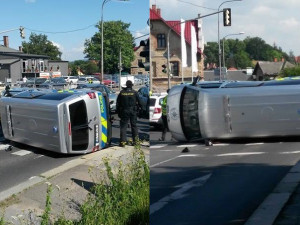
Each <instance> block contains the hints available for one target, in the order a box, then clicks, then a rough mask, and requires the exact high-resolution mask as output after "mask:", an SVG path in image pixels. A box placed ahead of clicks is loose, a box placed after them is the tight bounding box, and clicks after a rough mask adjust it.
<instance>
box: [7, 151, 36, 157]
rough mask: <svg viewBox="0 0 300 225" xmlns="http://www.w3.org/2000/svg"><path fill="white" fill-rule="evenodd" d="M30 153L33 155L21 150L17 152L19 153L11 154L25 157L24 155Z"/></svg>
mask: <svg viewBox="0 0 300 225" xmlns="http://www.w3.org/2000/svg"><path fill="white" fill-rule="evenodd" d="M30 153H32V152H30V151H26V150H20V151H17V152H13V153H11V154H13V155H18V156H24V155H28V154H30Z"/></svg>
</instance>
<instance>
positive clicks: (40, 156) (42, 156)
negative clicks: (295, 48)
mask: <svg viewBox="0 0 300 225" xmlns="http://www.w3.org/2000/svg"><path fill="white" fill-rule="evenodd" d="M43 156H44V155H39V156H37V157H35V158H33V159H38V158H41V157H43Z"/></svg>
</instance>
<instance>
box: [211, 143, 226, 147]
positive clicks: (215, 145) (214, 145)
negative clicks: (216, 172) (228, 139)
mask: <svg viewBox="0 0 300 225" xmlns="http://www.w3.org/2000/svg"><path fill="white" fill-rule="evenodd" d="M228 145H229V144H221V143H220V144H213V147H219V146H228Z"/></svg>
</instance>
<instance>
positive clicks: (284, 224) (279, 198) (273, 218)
mask: <svg viewBox="0 0 300 225" xmlns="http://www.w3.org/2000/svg"><path fill="white" fill-rule="evenodd" d="M245 225H300V161H298V163H296V165H295V166H293V167H292V168H291V169H290V171H289V172H288V173H287V174H286V175H285V176H284V178H283V179H282V180H281V181H280V182H279V184H278V185H277V186H276V187H275V189H274V190H273V191H272V192H271V193H270V194H269V195H268V197H267V198H266V199H265V200H264V202H263V203H262V204H261V205H260V206H259V207H258V208H257V209H256V210H255V212H254V213H253V214H252V216H251V217H250V218H249V219H248V221H247V222H246V223H245Z"/></svg>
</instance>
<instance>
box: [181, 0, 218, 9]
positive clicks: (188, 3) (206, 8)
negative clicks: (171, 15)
mask: <svg viewBox="0 0 300 225" xmlns="http://www.w3.org/2000/svg"><path fill="white" fill-rule="evenodd" d="M177 1H178V2H183V3H186V4H190V5H193V6H197V7H200V8H203V9H209V10H217V9H213V8H208V7H205V6H201V5H196V4H194V3H191V2H186V1H182V0H177Z"/></svg>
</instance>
